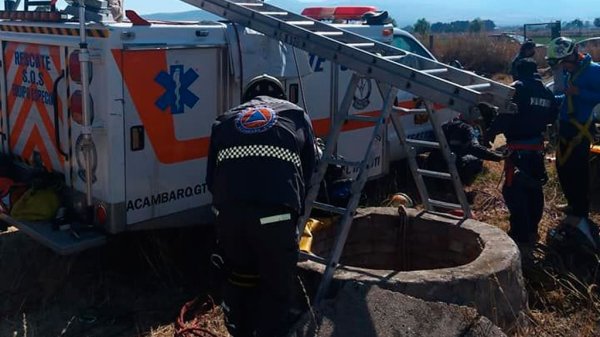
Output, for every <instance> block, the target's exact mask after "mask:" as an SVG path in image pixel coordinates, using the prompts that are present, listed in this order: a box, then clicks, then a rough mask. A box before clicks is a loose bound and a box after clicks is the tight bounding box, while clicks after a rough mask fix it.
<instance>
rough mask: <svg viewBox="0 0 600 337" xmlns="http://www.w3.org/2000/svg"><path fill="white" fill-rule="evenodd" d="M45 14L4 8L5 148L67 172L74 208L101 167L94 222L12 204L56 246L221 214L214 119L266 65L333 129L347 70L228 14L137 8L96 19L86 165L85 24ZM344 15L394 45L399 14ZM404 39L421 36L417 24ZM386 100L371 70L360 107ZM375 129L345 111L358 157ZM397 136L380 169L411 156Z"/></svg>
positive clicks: (28, 226) (349, 154)
mask: <svg viewBox="0 0 600 337" xmlns="http://www.w3.org/2000/svg"><path fill="white" fill-rule="evenodd" d="M344 11H345V12H347V11H350V12H352V11H353V10H352V8H351V7H349V8H347V7H345V8H344ZM41 13H42V14H40V13H38V14H35V13H34V12H28V13H26V15H27V16H25V15H23V14H22V13H19V14H20V19H19V20H15V19H14V18H15V16H14V15H12V14H11V13H8V14H6V13H4V14H3V16H2V17H4V18H5V19H3V20H1V21H0V41H1V47H2V50H1V53H0V58H1V59H0V61H1V64H0V70H1V72H0V88H1V90H0V92H1V96H0V98H1V101H2V111H1V115H0V132H1V137H0V149H1V152H2V153H3V154H5V155H7V156H10V158H12V160H14V161H15V163H16V164H17V165H18V167H19V168H20V170H21V171H27V170H30V169H31V168H32V167H42V168H43V169H44V170H46V171H49V172H53V173H56V174H57V175H58V176H60V177H61V178H64V182H65V185H66V187H67V188H68V189H69V190H71V191H73V193H72V195H73V198H72V199H70V200H69V205H66V206H67V207H69V208H72V209H75V210H80V211H83V210H84V209H85V207H82V205H85V204H86V179H87V177H91V196H92V202H93V206H94V207H93V209H94V215H95V216H94V218H95V219H94V226H93V228H89V226H83V225H77V224H75V223H74V224H72V226H65V227H63V228H62V229H63V230H60V229H58V230H57V229H56V228H53V226H52V225H51V222H52V221H51V220H49V221H45V222H32V221H24V220H16V219H14V218H13V217H11V216H10V214H2V215H0V220H2V221H4V222H6V223H8V224H10V225H13V226H16V227H18V228H19V229H20V230H21V231H24V232H26V233H27V234H29V235H30V236H32V237H34V238H35V239H37V240H38V241H40V242H42V243H43V244H45V245H47V246H48V247H50V248H52V249H53V250H55V251H56V252H58V253H60V254H69V253H73V252H76V251H79V250H82V249H86V248H89V247H92V246H96V245H100V244H102V243H104V242H105V239H106V235H108V234H117V233H120V232H124V231H132V230H142V229H151V228H163V227H171V226H186V225H191V224H201V223H209V222H211V221H212V219H213V218H212V214H211V212H210V207H209V206H210V203H211V196H210V193H209V192H208V189H207V186H206V183H205V171H206V170H205V167H206V156H207V153H208V144H209V137H210V130H211V125H212V122H213V120H214V119H215V117H216V116H217V115H218V114H220V113H222V112H224V111H226V110H227V109H228V108H231V107H233V106H235V105H236V104H238V103H239V100H240V96H241V91H242V88H243V87H244V85H245V84H246V83H247V81H249V79H251V78H252V77H254V76H256V75H259V74H263V73H268V74H270V75H273V76H277V77H278V78H280V79H281V80H282V82H283V83H284V85H285V86H286V90H287V91H288V96H289V97H290V99H291V100H292V101H293V102H296V103H298V104H299V105H300V106H303V107H305V108H306V110H307V111H308V112H309V114H310V115H311V118H312V121H313V124H314V128H315V130H316V133H317V135H319V136H325V135H326V133H327V130H328V127H329V125H330V121H331V116H332V113H333V112H334V111H335V109H336V108H337V106H338V105H339V102H340V101H341V97H342V95H343V94H344V91H345V89H346V84H347V82H348V81H349V79H350V76H351V73H350V71H348V70H346V69H343V68H341V67H339V66H338V65H333V64H331V63H329V62H326V61H324V60H322V59H320V58H318V57H316V56H313V55H307V54H306V53H304V52H302V51H299V50H294V49H293V48H291V47H289V46H286V45H283V44H282V43H280V42H278V41H275V40H271V39H269V38H266V37H265V36H263V35H261V34H258V33H256V32H254V31H251V30H248V29H244V28H243V27H239V26H237V25H233V24H230V23H224V22H197V23H186V22H148V21H145V20H144V19H142V18H139V17H138V16H137V15H135V13H133V12H131V11H130V12H129V17H130V19H131V20H130V21H127V22H123V23H115V22H110V23H103V24H98V23H87V24H86V26H85V31H86V33H87V48H88V50H89V52H90V55H91V66H90V67H89V79H88V81H89V82H88V83H89V94H88V95H89V102H90V103H89V106H90V109H89V110H90V112H89V114H90V123H91V139H92V146H91V149H90V152H89V153H91V163H90V168H91V174H87V175H86V165H85V158H84V151H85V147H84V146H83V145H84V144H85V142H84V141H83V134H84V133H85V132H86V131H90V130H89V129H88V128H86V127H85V126H84V124H85V121H84V116H83V115H84V112H83V108H82V106H83V104H82V103H83V98H84V95H85V94H84V93H83V92H84V90H83V89H84V88H83V85H82V84H83V82H84V81H85V79H84V78H82V69H81V66H80V62H79V55H78V53H79V48H80V45H79V43H80V31H79V28H80V27H79V25H78V22H77V21H76V20H73V21H68V20H67V21H61V20H56V21H50V20H51V19H53V18H54V19H55V17H54V16H48V15H43V12H41ZM356 13H357V15H358V11H357V12H356ZM360 14H362V13H360ZM342 26H343V27H344V28H346V29H348V30H351V31H353V32H355V33H360V34H363V35H365V36H368V37H371V38H373V39H377V40H379V41H383V42H387V43H392V41H393V38H394V29H393V27H391V26H390V25H365V24H356V23H355V24H348V23H346V24H342ZM396 35H397V34H396ZM403 38H405V39H409V40H410V41H412V43H414V44H415V45H417V46H420V47H422V45H421V44H420V43H418V41H416V39H414V38H413V37H412V36H410V35H408V34H403ZM423 49H424V48H423ZM429 55H430V54H429ZM84 73H85V72H84ZM399 97H400V98H401V101H403V102H399V104H401V105H410V104H414V103H413V98H412V96H410V95H408V94H402V95H400V96H399ZM381 106H382V97H381V94H380V93H379V91H378V89H377V87H376V86H375V83H374V81H371V80H366V79H365V80H362V81H361V83H360V85H359V88H358V89H357V91H356V94H355V97H354V102H353V108H352V112H351V113H356V114H364V115H371V114H376V113H377V112H378V109H380V108H381ZM406 118H407V119H406V125H407V132H408V133H409V134H415V135H416V134H420V133H422V132H425V131H426V127H424V126H423V127H421V126H419V125H425V124H422V123H423V121H419V123H421V124H415V123H414V121H415V120H414V118H416V117H413V116H406ZM426 125H428V123H427V124H426ZM371 127H372V126H371V125H370V124H365V123H359V122H352V123H348V124H347V125H346V126H345V127H344V135H343V137H342V138H341V141H340V144H339V152H340V154H341V155H343V156H345V157H346V158H347V159H349V160H352V159H353V157H356V158H360V157H362V152H363V149H364V146H365V145H364V144H366V140H367V139H368V138H369V136H370V131H371ZM411 128H412V129H411ZM388 134H390V135H391V134H393V131H391V129H388V130H384V131H383V133H382V135H381V138H380V141H379V143H378V146H375V148H374V151H377V153H376V156H375V159H374V161H373V163H372V165H371V171H370V175H371V176H373V177H375V176H381V175H383V174H385V173H386V170H387V168H388V165H389V163H390V161H392V160H394V159H399V157H400V155H401V152H400V150H399V148H398V145H397V144H398V142H396V141H390V142H388ZM391 144H394V146H395V148H391V147H390V145H391Z"/></svg>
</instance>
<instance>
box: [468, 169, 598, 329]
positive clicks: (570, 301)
mask: <svg viewBox="0 0 600 337" xmlns="http://www.w3.org/2000/svg"><path fill="white" fill-rule="evenodd" d="M486 168H487V172H486V173H485V174H483V175H482V176H480V177H479V179H478V180H476V182H475V184H474V185H473V186H472V189H473V190H475V191H477V197H476V200H475V205H474V207H473V208H474V210H475V212H476V214H477V217H478V220H480V221H483V222H486V223H490V224H493V225H496V226H498V227H500V228H502V229H504V230H506V229H507V226H508V210H507V209H506V208H505V207H504V206H503V199H502V195H501V191H500V188H499V184H498V181H499V180H498V179H499V177H500V176H501V171H502V167H501V166H500V165H499V164H497V163H486ZM547 170H548V177H549V179H548V183H547V184H546V185H545V187H544V197H545V202H546V204H545V208H544V216H543V218H542V221H541V223H540V226H539V234H540V237H541V240H540V243H539V244H538V246H537V247H536V248H535V249H533V250H532V251H531V252H525V251H524V252H523V257H524V258H523V275H524V277H525V284H526V288H527V292H528V295H529V308H530V310H529V312H526V313H525V317H526V319H524V320H522V322H521V323H520V324H519V325H518V326H517V327H516V328H515V331H514V332H513V334H512V337H526V336H527V337H529V336H564V337H571V336H572V337H594V336H600V330H599V329H598V322H600V294H599V292H598V286H597V279H598V268H599V267H600V264H599V263H598V261H595V262H594V261H592V263H591V264H588V265H587V266H588V268H586V270H585V272H580V273H576V272H574V271H573V268H572V267H573V265H569V264H570V263H574V264H575V266H577V264H579V263H580V262H581V261H564V260H563V259H562V257H561V256H558V255H557V254H556V253H553V252H552V251H551V250H548V249H547V247H545V245H544V243H545V238H546V236H547V232H548V231H549V230H550V229H552V228H554V227H555V226H556V225H557V224H558V223H559V222H560V219H561V218H562V214H561V213H560V212H559V211H558V210H556V208H555V205H556V204H558V203H562V202H564V197H563V195H562V192H561V189H560V184H559V182H558V177H557V174H556V170H555V167H554V165H553V163H550V162H548V164H547ZM591 217H592V219H594V218H596V219H597V218H598V214H597V213H592V216H591ZM575 269H577V268H575ZM580 269H581V268H580Z"/></svg>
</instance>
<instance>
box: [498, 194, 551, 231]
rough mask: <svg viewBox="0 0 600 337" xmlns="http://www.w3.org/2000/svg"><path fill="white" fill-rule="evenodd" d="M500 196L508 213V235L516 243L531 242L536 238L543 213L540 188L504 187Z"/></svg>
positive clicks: (542, 198) (542, 199)
mask: <svg viewBox="0 0 600 337" xmlns="http://www.w3.org/2000/svg"><path fill="white" fill-rule="evenodd" d="M502 196H504V202H505V203H506V206H507V207H508V210H509V212H510V218H509V220H510V230H509V231H508V235H509V236H510V237H511V238H512V239H513V240H515V241H516V242H531V241H532V240H533V239H535V238H536V235H537V232H538V224H539V223H540V220H542V214H543V211H544V193H543V191H542V187H541V186H540V187H539V188H529V187H527V186H523V185H522V184H519V183H516V184H513V185H512V186H506V185H504V187H503V188H502Z"/></svg>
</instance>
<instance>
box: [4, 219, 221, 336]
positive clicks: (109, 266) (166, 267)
mask: <svg viewBox="0 0 600 337" xmlns="http://www.w3.org/2000/svg"><path fill="white" fill-rule="evenodd" d="M213 242H214V233H213V232H212V230H211V229H210V228H193V229H189V228H188V229H180V230H175V231H173V230H170V231H154V232H146V233H135V234H127V235H122V236H119V237H117V238H116V239H114V240H112V241H111V242H109V244H108V245H106V246H104V247H101V248H97V249H93V250H90V251H86V252H84V253H81V254H78V255H74V256H67V257H61V256H58V255H56V254H54V253H53V252H51V251H50V250H48V249H46V248H44V247H42V246H41V245H39V244H37V243H36V242H34V241H33V240H31V239H30V238H29V237H27V236H26V235H24V234H22V233H20V232H18V231H15V230H14V229H13V230H12V231H9V232H5V233H2V234H0V336H3V337H4V336H12V337H17V336H18V337H21V336H22V337H45V336H61V337H69V336H72V337H83V336H90V337H91V336H102V337H113V336H114V337H124V336H158V335H163V336H173V331H174V330H173V326H172V323H173V322H174V321H175V318H176V317H177V315H178V314H179V310H180V308H181V307H182V305H183V304H184V303H186V302H187V301H189V300H191V299H194V298H195V297H198V296H200V297H202V298H204V299H205V295H206V292H207V290H209V289H210V287H211V282H210V280H209V276H208V275H209V274H208V256H209V252H210V251H211V249H212V245H213Z"/></svg>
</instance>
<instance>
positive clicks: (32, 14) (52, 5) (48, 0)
mask: <svg viewBox="0 0 600 337" xmlns="http://www.w3.org/2000/svg"><path fill="white" fill-rule="evenodd" d="M57 1H58V0H45V1H42V0H25V3H24V10H22V11H19V10H16V9H17V6H18V5H19V3H20V2H21V1H20V0H18V1H5V2H4V7H5V10H2V11H0V19H1V20H21V21H50V22H57V21H61V20H62V18H61V14H60V13H59V12H58V11H56V2H57ZM30 6H37V7H38V8H36V10H35V11H30V10H29V7H30ZM40 6H47V8H48V9H49V10H37V9H39V7H40Z"/></svg>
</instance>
